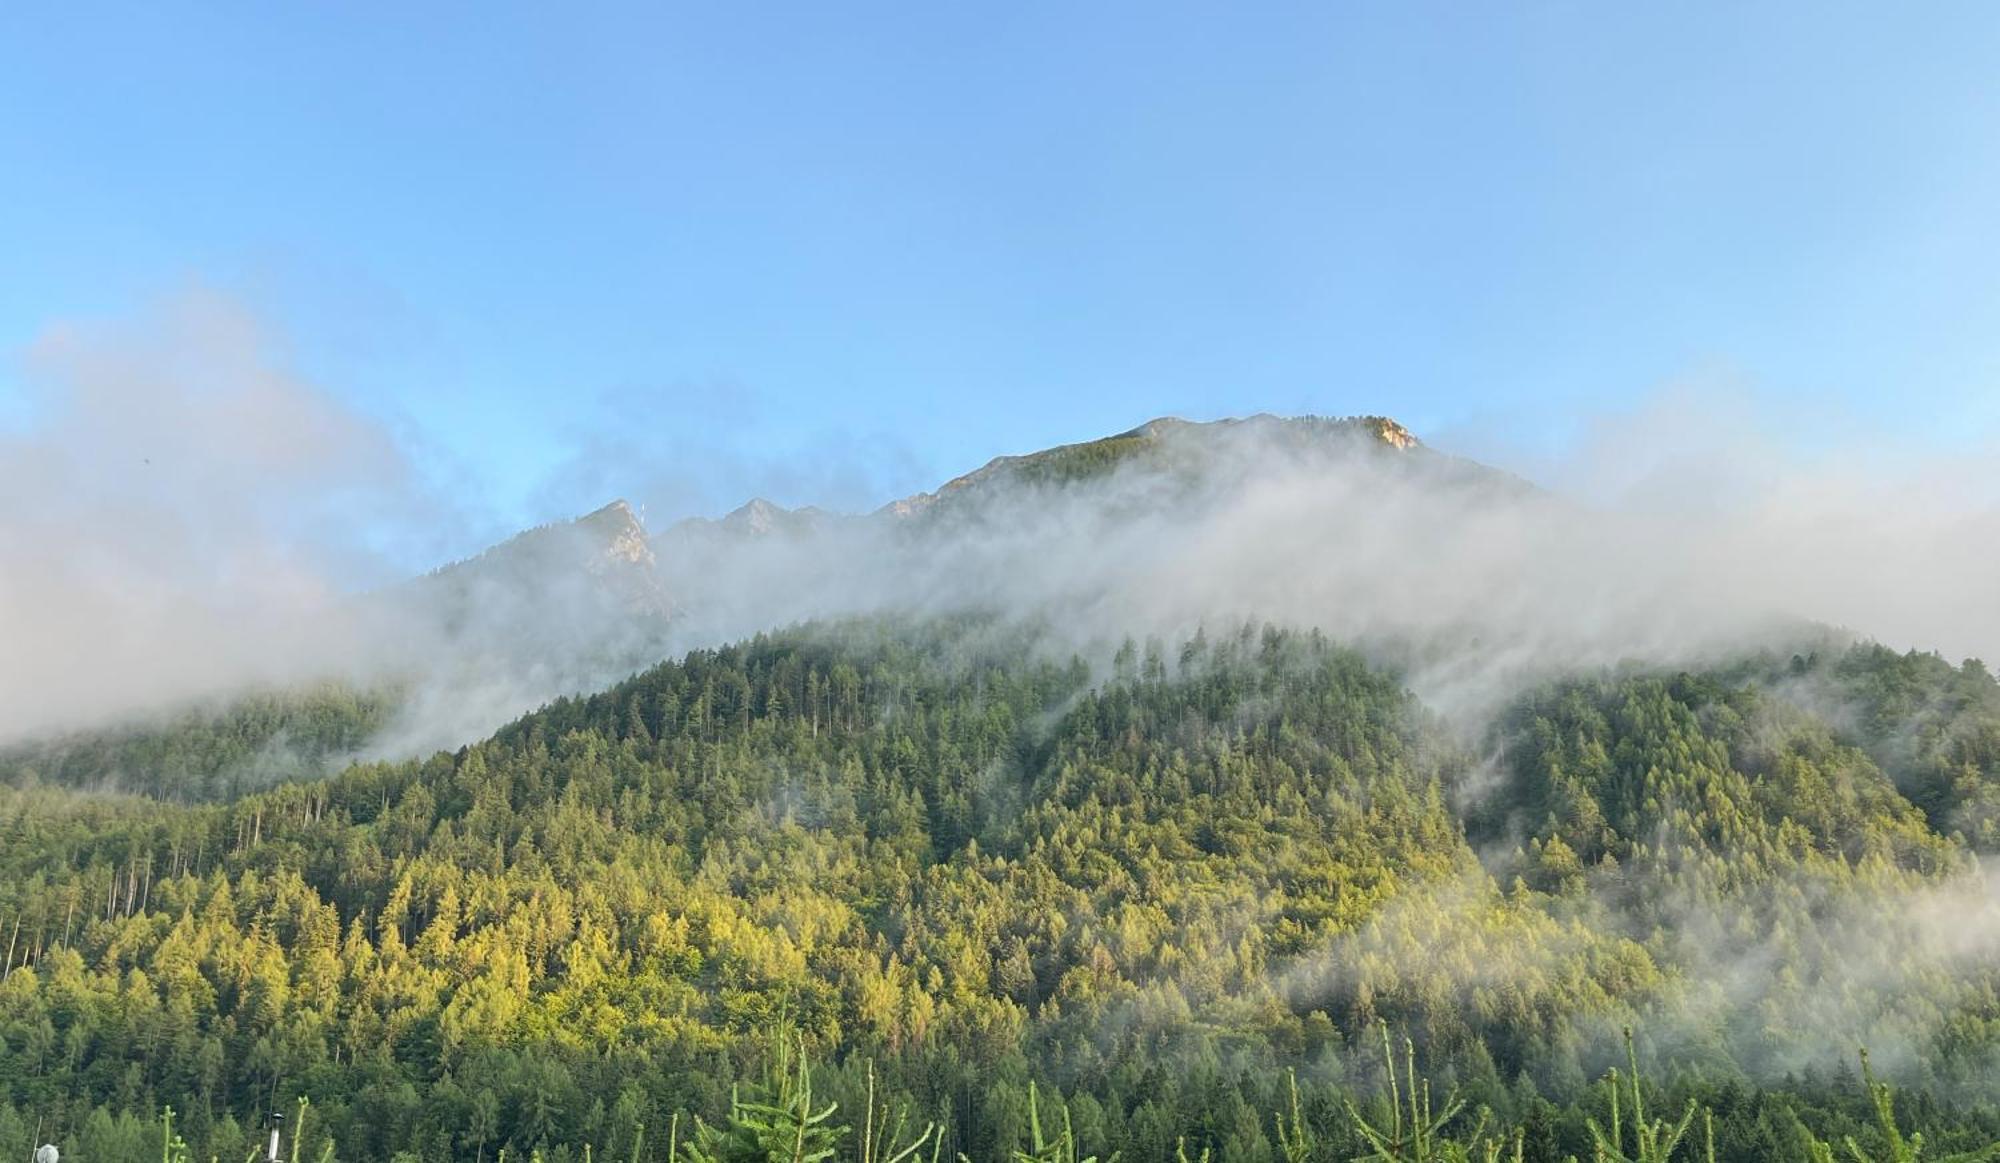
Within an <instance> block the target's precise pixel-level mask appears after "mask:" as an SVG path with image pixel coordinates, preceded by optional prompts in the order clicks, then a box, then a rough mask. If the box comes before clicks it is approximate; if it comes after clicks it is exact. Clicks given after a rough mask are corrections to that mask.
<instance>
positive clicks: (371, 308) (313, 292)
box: [0, 3, 2000, 525]
mask: <svg viewBox="0 0 2000 1163" xmlns="http://www.w3.org/2000/svg"><path fill="white" fill-rule="evenodd" d="M1996 61H2000V7H1995V6H1992V5H1986V4H1971V3H1968V4H1936V5H1924V6H1920V7H1913V6H1891V5H1867V6H1863V5H1851V6H1850V5H1832V4H1822V3H1815V4H1735V3H1732V4H1714V5H1697V4H1683V5H1672V6H1666V5H1662V6H1657V7H1655V8H1653V9H1651V10H1649V11H1639V10H1638V6H1631V5H1603V4H1581V3H1579V4H1526V5H1441V6H1434V5H1425V4H1301V5H1269V6H1266V5H1212V6H1203V7H1196V6H1178V5H1171V4H1161V3H1147V4H1133V5H1112V4H1106V5H1070V4H1063V5H1040V4H1026V3H1010V4H1005V5H987V6H974V5H908V6H899V7H889V6H876V5H867V4H858V3H857V4H840V5H829V4H815V5H797V6H787V5H741V4H717V5H712V6H711V5H685V4H657V3H656V4H634V5H630V6H619V5H551V4H534V5H505V4H480V5H466V6H462V7H456V8H454V7H452V6H447V5H442V4H439V5H429V4H425V5H407V4H397V5H368V4H360V3H356V4H343V5H318V6H284V5H269V4H247V3H246V4H221V3H208V4H200V5H185V4H175V3H158V4H147V5H138V4H131V5H104V6H97V5H81V4H78V5H58V4H33V3H30V4H17V5H8V6H6V7H5V9H4V10H0V350H4V351H5V352H8V353H18V352H20V351H22V350H23V349H24V348H26V347H27V346H28V345H29V344H30V343H32V342H33V341H34V340H35V338H36V337H37V336H39V335H41V334H43V333H45V332H46V331H47V330H48V329H49V328H50V327H52V326H54V325H57V324H59V323H62V322H64V321H69V320H77V319H86V320H87V319H115V318H119V317H122V316H127V315H131V314H133V313H135V312H140V311H143V310H144V309H145V307H146V305H147V304H148V303H150V302H154V301H157V300H159V299H161V298H162V297H170V296H172V295H174V294H176V293H178V292H179V291H181V290H183V289H184V288H187V287H189V286H200V287H203V288H208V289H210V290H213V291H216V292H219V293H221V294H224V295H227V296H229V297H231V298H232V299H234V300H236V301H239V302H241V303H242V304H244V305H245V306H246V308H247V309H248V310H250V311H252V312H254V313H255V314H256V315H257V316H258V317H259V318H260V319H262V320H264V321H266V322H267V323H268V325H269V327H270V328H271V330H272V332H273V333H274V334H277V335H280V336H282V337H283V338H284V341H285V343H286V345H287V350H288V352H289V356H288V358H290V359H291V360H292V361H293V363H294V364H295V365H296V367H297V368H298V369H299V370H300V372H301V373H302V374H303V375H305V376H307V377H308V378H310V379H311V380H312V381H313V382H314V383H316V384H318V385H320V386H321V387H322V388H324V389H325V390H326V391H328V392H331V393H333V394H334V395H336V396H337V397H339V398H340V399H342V400H344V401H346V402H347V403H349V404H350V405H351V406H352V407H354V408H356V409H358V410H360V411H362V412H363V413H365V414H367V415H370V416H374V417H377V418H379V419H380V420H381V421H382V422H383V423H385V424H388V425H390V426H391V427H392V428H393V429H394V431H396V432H397V433H398V434H400V437H401V438H402V439H403V440H405V442H406V443H407V444H408V446H409V447H410V448H411V449H413V450H414V453H413V455H415V456H416V458H417V459H418V461H419V462H420V464H422V465H423V466H424V471H426V472H431V473H433V474H434V475H435V478H436V480H437V481H438V482H439V483H440V486H441V487H443V486H444V485H446V484H448V485H449V487H451V488H454V489H460V490H465V491H468V492H471V493H474V494H476V495H478V496H479V497H480V498H482V501H481V503H482V504H483V505H485V506H486V507H487V511H488V512H490V513H491V514H492V516H493V520H494V522H495V523H496V524H497V525H507V524H512V525H519V524H526V523H529V522H533V521H539V520H546V519H550V518H553V517H557V516H562V515H565V514H568V513H571V512H575V511H578V510H580V509H583V508H588V507H591V506H592V505H594V504H595V503H597V502H598V501H599V500H601V499H606V498H608V497H609V496H610V495H614V494H625V495H632V496H635V497H636V498H638V499H641V500H646V501H649V502H651V504H652V506H653V510H654V512H656V513H661V514H663V515H674V514H676V513H680V512H700V511H707V512H717V511H720V510H722V509H726V508H728V507H730V506H731V505H733V504H734V503H735V502H736V501H737V500H740V499H742V498H744V497H747V496H748V495H750V494H751V493H753V492H755V493H764V494H767V495H770V496H772V497H773V498H774V499H776V500H779V501H781V502H784V503H791V504H798V503H806V502H820V503H827V504H832V505H835V506H837V507H849V508H855V507H868V506H873V505H875V504H879V503H881V502H882V501H884V500H886V499H888V498H890V497H893V496H896V495H900V494H903V493H907V492H910V491H913V490H916V489H919V488H926V487H930V486H932V485H934V484H935V483H937V481H938V480H940V479H942V478H943V477H945V476H948V475H950V474H952V473H956V472H959V471H963V470H965V469H967V468H970V467H973V466H975V465H977V464H978V463H980V462H982V461H983V460H985V459H986V458H987V457H989V456H991V455H993V454H996V453H1000V452H1007V451H1022V450H1026V449H1030V448H1034V447H1039V446H1044V445H1047V444H1051V443H1056V442H1060V441H1066V440H1075V439H1082V438H1087V437H1091V436H1095V435H1101V434H1105V433H1109V432H1112V431H1116V430H1119V429H1122V428H1125V427H1128V426H1130V425H1132V424H1135V423H1138V422H1140V421H1142V420H1145V419H1147V418H1149V417H1152V416H1155V415H1159V414H1163V413H1178V414H1183V415H1190V416H1196V417H1210V416H1221V415H1230V414H1241V413H1247V412H1254V411H1261V410H1271V411H1284V412H1293V411H1314V412H1326V413H1355V412H1380V413H1387V414H1390V415H1394V416H1396V417H1398V418H1400V419H1403V420H1404V421H1405V422H1406V423H1408V424H1409V425H1411V426H1412V427H1413V428H1415V429H1416V430H1418V431H1419V433H1420V434H1424V435H1427V436H1429V437H1431V438H1432V439H1433V440H1434V441H1436V442H1442V443H1445V444H1447V445H1448V446H1453V447H1459V448H1463V449H1465V450H1467V451H1471V452H1475V453H1483V454H1488V455H1492V456H1495V457H1496V458H1501V459H1504V458H1505V455H1506V452H1507V450H1508V449H1510V448H1511V449H1516V450H1522V451H1523V452H1524V454H1527V453H1536V452H1539V453H1542V454H1547V453H1550V452H1551V451H1552V450H1556V449H1559V446H1560V445H1561V444H1562V443H1563V442H1564V441H1566V440H1569V439H1572V438H1573V437H1574V435H1575V433H1576V432H1577V431H1578V430H1579V428H1580V426H1582V425H1584V424H1585V423H1586V422H1587V421H1588V418H1590V417H1594V416H1601V415H1605V414H1615V413H1619V412H1625V411H1631V410H1633V409H1636V408H1639V407H1641V406H1642V405H1643V402H1644V401H1646V400H1648V399H1651V398H1654V397H1656V396H1657V395H1658V394H1659V393H1661V392H1662V391H1664V390H1669V389H1672V388H1673V387H1674V386H1675V385H1688V384H1694V385H1705V386H1708V387H1710V388H1713V387H1714V386H1716V385H1720V389H1719V390H1722V391H1726V392H1732V393H1735V392H1740V393H1744V394H1746V395H1747V396H1749V397H1750V398H1752V399H1754V400H1755V401H1756V406H1757V408H1758V409H1759V411H1760V414H1763V415H1766V416H1770V417H1776V418H1778V420H1779V422H1780V426H1782V425H1783V423H1784V422H1786V421H1787V420H1789V419H1796V420H1797V421H1798V422H1799V430H1800V431H1801V432H1802V433H1803V432H1809V431H1811V430H1813V428H1814V425H1816V424H1818V423H1819V422H1820V420H1821V419H1823V418H1824V417H1825V416H1828V415H1834V416H1839V417H1843V418H1844V419H1845V421H1846V422H1850V423H1852V424H1855V425H1860V426H1864V427H1868V426H1875V427H1879V428H1880V429H1881V430H1883V431H1885V432H1889V433H1892V434H1894V435H1895V437H1896V438H1897V439H1900V440H1906V441H1911V442H1915V443H1917V444H1920V445H1921V444H1925V443H1935V444H1937V445H1940V446H1951V445H1955V444H1956V445H1962V444H1964V443H1965V442H1966V441H1969V440H1976V439H1986V438H1988V437H1990V436H1991V435H1992V434H1993V432H1994V430H1995V427H1996V425H2000V277H1996V271H2000V261H1996V260H2000V213H1996V211H1995V208H1996V207H2000V69H1996V68H1995V62H1996ZM28 375H29V373H28V372H26V371H24V370H23V367H22V364H21V362H20V361H18V360H11V359H10V361H9V362H7V363H6V364H4V365H0V401H4V404H5V406H0V419H5V420H6V421H7V422H9V423H13V424H16V425H23V424H25V425H32V424H33V423H34V422H35V416H34V412H33V407H32V406H31V405H29V404H28V403H26V401H27V400H28V398H29V397H28V395H27V390H26V386H25V385H26V380H27V377H28ZM1801 438H1802V439H1803V438H1805V437H1801Z"/></svg>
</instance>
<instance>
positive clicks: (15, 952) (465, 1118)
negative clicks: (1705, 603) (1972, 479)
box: [0, 619, 2000, 1163]
mask: <svg viewBox="0 0 2000 1163" xmlns="http://www.w3.org/2000/svg"><path fill="white" fill-rule="evenodd" d="M1107 653H1108V652H1107ZM386 697H387V696H377V695H369V694H365V693H355V692H351V691H345V690H340V689H328V690H324V691H320V692H316V693H312V694H309V695H300V696H297V697H293V698H289V699H284V698H272V699H266V700H262V701H253V702H250V703H246V704H243V705H242V706H239V707H237V708H235V709H233V710H229V711H225V712H215V713H204V714H199V715H192V716H189V717H187V718H184V719H178V720H173V721H169V722H163V723H160V724H156V725H155V726H154V727H153V728H149V729H147V730H143V731H129V732H124V733H120V734H116V735H107V736H97V737H72V738H69V739H66V740H62V741H59V742H58V743H55V744H44V745H39V746H36V747H30V748H17V749H15V750H13V751H11V752H9V753H8V754H7V755H6V756H5V757H4V759H0V771H4V773H5V776H6V781H7V782H6V786H5V787H4V788H0V836H4V842H0V944H4V946H5V980H4V983H0V1156H5V1157H8V1158H26V1157H27V1154H28V1152H29V1151H30V1149H31V1146H32V1144H33V1143H34V1142H36V1141H42V1140H51V1139H53V1140H55V1141H59V1142H62V1143H64V1144H65V1145H66V1155H65V1158H71V1157H73V1158H75V1159H78V1160H81V1161H84V1163H97V1161H99V1160H105V1161H109V1160H140V1159H151V1158H156V1157H164V1158H166V1159H167V1160H168V1161H169V1163H171V1161H172V1160H173V1159H176V1158H187V1159H197V1160H207V1159H211V1158H213V1159H219V1160H223V1161H225V1163H236V1161H240V1160H243V1159H245V1158H246V1157H247V1156H249V1155H250V1154H251V1153H252V1152H253V1151H255V1150H256V1149H257V1146H258V1143H259V1142H260V1141H261V1135H262V1127H263V1125H264V1119H265V1117H266V1115H267V1113H268V1112H270V1111H272V1110H284V1111H287V1112H290V1114H291V1126H292V1128H293V1129H294V1130H296V1131H297V1132H298V1143H297V1150H298V1151H299V1155H298V1157H299V1158H302V1159H322V1158H332V1159H340V1160H362V1159H385V1160H387V1159H397V1160H415V1159H472V1160H481V1161H484V1160H496V1159H499V1158H501V1157H502V1156H503V1155H504V1157H505V1158H507V1159H512V1160H521V1161H525V1160H528V1159H531V1158H536V1157H538V1158H540V1159H542V1160H546V1161H548V1163H556V1161H558V1160H561V1161H568V1163H581V1161H584V1160H589V1159H606V1160H640V1159H651V1160H666V1159H668V1158H670V1157H672V1158H676V1159H686V1160H708V1159H718V1160H719V1159H752V1158H755V1159H764V1158H773V1159H778V1158H782V1159H816V1158H837V1159H853V1160H862V1161H866V1163H890V1161H892V1160H899V1159H904V1158H915V1159H933V1158H939V1159H955V1158H958V1157H959V1156H960V1155H963V1156H964V1157H966V1158H967V1159H970V1160H974V1161H979V1163H984V1161H987V1160H996V1161H997V1160H1044V1159H1046V1160H1073V1161H1077V1160H1084V1159H1088V1158H1091V1157H1095V1158H1097V1159H1098V1160H1100V1161H1105V1160H1108V1159H1110V1158H1111V1157H1113V1156H1114V1155H1115V1156H1116V1157H1118V1158H1120V1159H1122V1160H1125V1161H1126V1163H1137V1161H1141V1160H1175V1159H1185V1160H1188V1161H1190V1163H1192V1161H1194V1160H1198V1159H1204V1158H1205V1159H1208V1160H1211V1161H1213V1163H1224V1161H1229V1163H1234V1161H1251V1160H1286V1161H1292V1160H1304V1159H1323V1160H1333V1159H1341V1160H1345V1159H1354V1158H1369V1159H1455V1158H1467V1159H1503V1158H1504V1159H1516V1158H1518V1159H1525V1160H1562V1159H1566V1158H1570V1157H1575V1158H1577V1159H1579V1160H1589V1159H1593V1158H1594V1159H1605V1160H1618V1159H1627V1158H1630V1159H1648V1160H1664V1159H1669V1158H1671V1159H1687V1160H1697V1159H1707V1158H1713V1159H1718V1160H1761V1159H1801V1160H1808V1159H1834V1158H1842V1159H1855V1158H1858V1159H1867V1160H1874V1159H1883V1160H1889V1159H1914V1158H1918V1157H1921V1158H1924V1159H1944V1158H1951V1157H1958V1156H1956V1155H1955V1154H1954V1153H1961V1152H1962V1153H1969V1154H1967V1155H1965V1156H1964V1157H1974V1158H1979V1157H1986V1156H1985V1155H1983V1154H1980V1152H1982V1151H1984V1150H1986V1149H1987V1148H1989V1147H1990V1146H1991V1145H1992V1144H1994V1143H1996V1142H2000V1102H1996V1095H2000V1085H1997V1084H1996V1080H2000V1074H1996V1070H2000V965H1995V964H1993V963H1991V960H1990V957H1989V956H1988V955H1989V954H1990V952H1991V950H1992V948H1993V935H1994V933H1995V932H1996V931H2000V918H1996V917H1995V915H1994V913H1993V910H1992V905H1991V904H1990V902H1991V900H1992V899H1993V898H1992V894H1991V893H1990V891H1987V890H1986V888H1985V881H1984V879H1983V878H1984V877H1985V875H1986V874H1985V873H1984V872H1983V871H1982V868H1981V863H1980V861H1981V859H1982V856H1985V855H1986V854H1989V853H1991V852H1993V851H1994V850H1995V849H1996V848H2000V686H1996V684H1995V682H1994V680H1993V678H1992V677H1991V676H1990V675H1989V674H1988V673H1987V672H1986V671H1985V669H1984V668H1983V667H1981V666H1980V665H1979V664H1978V663H1976V662H1967V663H1965V664H1963V665H1952V664H1950V663H1948V662H1947V661H1945V660H1944V659H1942V658H1939V657H1937V656H1935V655H1927V654H1899V653H1896V652H1894V651H1890V650H1887V649H1884V648H1882V647H1879V646H1874V645H1869V644H1858V645H1850V644H1845V643H1842V642H1837V641H1834V640H1832V639H1826V640H1823V641H1819V642H1818V643H1816V644H1815V645H1813V646H1812V647H1810V648H1802V649H1800V650H1799V651H1797V652H1796V653H1794V652H1791V651H1789V650H1787V651H1778V652H1772V653H1767V654H1758V655H1755V656H1750V657H1745V658H1741V659H1737V660H1734V661H1731V662H1727V663H1725V664H1719V665H1717V666H1715V667H1713V668H1710V669H1707V670H1703V671H1700V672H1665V671H1659V670H1653V669H1647V668H1644V667H1639V666H1630V667H1626V668H1621V669H1613V670H1605V671H1601V672H1596V673H1591V674H1587V675H1581V676H1571V677H1564V678H1550V679H1544V680H1541V681H1537V682H1534V683H1531V684H1528V685H1527V686H1525V687H1524V688H1523V689H1522V690H1521V691H1520V692H1519V693H1518V694H1517V695H1516V696H1515V697H1513V698H1512V699H1511V700H1510V701H1509V702H1508V704H1507V706H1506V708H1505V710H1504V712H1503V713H1502V714H1501V715H1499V716H1498V718H1497V719H1496V720H1494V721H1492V722H1490V723H1485V724H1482V725H1479V726H1476V727H1472V726H1468V725H1466V724H1463V723H1454V722H1447V721H1446V720H1445V719H1443V718H1441V717H1439V716H1438V715H1437V714H1435V713H1433V712H1432V711H1431V710H1429V709H1427V708H1426V706H1425V705H1424V704H1423V703H1421V702H1420V701H1419V700H1418V699H1417V698H1416V697H1415V696H1414V695H1412V694H1411V693H1410V691H1409V689H1408V688H1407V685H1406V682H1405V678H1404V676H1402V675H1400V674H1398V673H1395V672H1393V671H1391V670H1386V669H1383V668H1382V667H1380V666H1378V665H1373V664H1371V662H1370V661H1369V660H1368V659H1367V658H1364V657H1363V656H1362V655H1361V654H1359V653H1356V652H1355V651H1353V650H1350V649H1347V648H1345V647H1343V646H1341V645H1338V644H1336V643H1333V642H1330V641H1328V640H1326V639H1324V638H1322V637H1320V636H1319V635H1316V634H1313V633H1309V632H1299V631H1292V630H1286V629H1279V628H1276V627H1269V626H1260V625H1241V626H1231V627H1215V626H1211V627H1209V628H1207V629H1205V630H1204V631H1203V632H1202V633H1200V634H1198V635H1196V636H1195V637H1193V638H1192V639H1190V640H1187V641H1182V642H1162V641H1157V640H1154V641H1136V642H1134V641H1128V642H1126V643H1125V644H1124V645H1123V646H1122V648H1119V649H1117V651H1116V653H1115V655H1108V657H1107V658H1106V660H1105V662H1104V665H1101V666H1095V665H1092V664H1091V663H1090V662H1087V661H1086V660H1084V659H1082V658H1079V657H1075V656H1072V655H1071V654H1069V653H1067V652H1066V651H1064V650H1060V649H1055V648H1053V647H1051V646H1050V645H1049V644H1048V642H1047V641H1046V640H1044V639H1041V638H1039V637H1038V636H1037V635H1035V634H1033V633H1030V632H1026V631H1023V630H1022V629H1021V628H1020V627H1018V626H1014V625H1009V624H1002V623H999V622H995V621H990V620H983V619H961V620H955V621H949V622H903V621H865V622H852V623H842V624H837V625H821V626H813V627H806V628H801V629H796V630H790V631H785V632H781V633H774V634H768V635H764V636H760V637H758V638H756V639H754V640H752V641H748V642H745V643H742V644H740V645H736V646H731V647H728V648H724V649H719V650H711V651H701V652H696V653H694V654H690V655H688V656H686V657H685V658H682V659H679V660H677V661H672V662H668V663H665V664H663V665H660V666H658V667H655V668H653V669H651V670H649V671H646V672H645V673H643V674H640V675H638V676H636V677H634V678H632V679H630V680H629V681H627V682H624V683H622V684H620V685H618V686H615V687H613V688H611V689H609V690H606V691H604V692H603V693H600V694H596V695H592V696H589V697H585V698H576V699H569V700H563V701H558V702H556V703H554V704H552V705H550V706H547V707H545V708H543V709H542V710H540V711H539V712H537V713H534V714H531V715H528V716H526V717H524V718H522V719H520V720H519V721H518V722H515V723H513V724H512V725H510V726H508V727H506V728H505V729H504V730H502V731H500V732H499V733H498V734H497V735H495V736H494V737H493V738H491V739H489V740H487V741H485V742H482V743H479V744H476V745H473V746H469V747H466V748H463V749H462V750H459V751H457V752H455V753H440V754H436V755H433V756H431V757H430V758H428V759H423V760H420V761H412V762H403V763H360V764H354V765H350V766H346V767H344V768H341V769H339V770H337V771H332V772H330V773H328V774H323V775H322V774H318V769H317V768H316V767H315V766H314V765H315V764H319V765H325V764H329V763H332V762H334V761H336V760H338V759H339V758H340V757H341V756H343V755H345V754H347V753H348V752H350V751H352V750H353V748H354V747H355V746H356V744H357V742H358V741H359V740H361V739H362V738H364V737H365V735H366V733H367V731H368V730H369V729H371V728H372V727H374V726H376V725H379V723H380V722H381V721H382V717H383V716H384V715H385V714H386V713H387V711H386V709H385V708H386V702H384V701H383V700H384V699H386ZM107 788H116V789H118V790H115V791H110V790H106V789H107ZM1628 1030H1629V1031H1631V1034H1630V1035H1629V1036H1628V1035H1627V1034H1626V1031H1628ZM1864 1047H1865V1048H1867V1050H1868V1051H1869V1052H1870V1054H1869V1057H1868V1058H1867V1059H1866V1060H1864V1059H1862V1058H1861V1057H1860V1056H1859V1051H1861V1050H1862V1049H1863V1048H1864ZM168 1108H171V1111H172V1113H171V1115H170V1116H169V1115H167V1113H166V1112H167V1109H168ZM169 1120H170V1121H169ZM1917 1132H1921V1135H1922V1139H1921V1141H1920V1142H1919V1141H1917V1140H1916V1139H1914V1138H1913V1137H1912V1136H1913V1135H1914V1134H1915V1133H1917ZM781 1140H782V1146H781V1147H773V1146H772V1145H771V1144H773V1143H776V1142H779V1141H781ZM821 1151H825V1152H828V1153H827V1154H819V1153H818V1152H821ZM906 1151H907V1152H908V1153H904V1152H906ZM1919 1152H1921V1154H1919Z"/></svg>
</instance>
